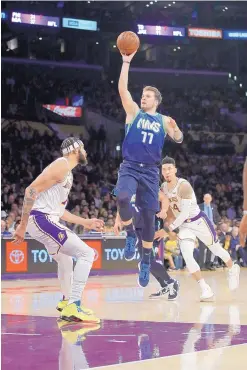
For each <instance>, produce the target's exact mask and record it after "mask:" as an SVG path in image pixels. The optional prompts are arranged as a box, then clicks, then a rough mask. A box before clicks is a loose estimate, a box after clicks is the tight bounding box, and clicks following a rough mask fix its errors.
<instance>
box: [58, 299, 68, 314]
mask: <svg viewBox="0 0 247 370" xmlns="http://www.w3.org/2000/svg"><path fill="white" fill-rule="evenodd" d="M68 302H69V300H68V299H62V300H61V301H59V302H58V304H57V307H56V309H57V310H58V311H59V312H62V311H63V309H64V307H66V306H67V304H68Z"/></svg>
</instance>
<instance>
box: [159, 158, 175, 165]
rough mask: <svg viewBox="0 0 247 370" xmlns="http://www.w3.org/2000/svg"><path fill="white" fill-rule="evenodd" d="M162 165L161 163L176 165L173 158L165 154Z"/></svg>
mask: <svg viewBox="0 0 247 370" xmlns="http://www.w3.org/2000/svg"><path fill="white" fill-rule="evenodd" d="M161 164H162V166H163V164H173V166H175V167H176V162H175V159H173V158H171V157H168V156H166V157H165V158H164V159H163V160H162V163H161Z"/></svg>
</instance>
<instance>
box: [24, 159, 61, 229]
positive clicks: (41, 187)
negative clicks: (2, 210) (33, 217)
mask: <svg viewBox="0 0 247 370" xmlns="http://www.w3.org/2000/svg"><path fill="white" fill-rule="evenodd" d="M67 173H68V164H67V162H65V161H56V162H53V163H52V164H51V165H50V166H49V167H47V168H46V169H45V170H44V171H43V172H42V173H41V174H40V175H39V176H38V177H37V178H36V179H35V180H34V181H33V182H32V183H31V184H30V185H29V186H28V187H27V188H26V190H25V197H24V201H23V207H22V216H21V222H20V223H21V225H22V226H23V227H26V226H27V223H28V218H29V215H30V212H31V210H32V208H33V205H34V202H35V200H36V198H37V196H38V195H39V193H41V192H42V191H45V190H47V189H49V188H50V187H52V186H53V185H55V184H57V183H58V182H60V181H62V180H63V179H64V178H65V176H66V175H67Z"/></svg>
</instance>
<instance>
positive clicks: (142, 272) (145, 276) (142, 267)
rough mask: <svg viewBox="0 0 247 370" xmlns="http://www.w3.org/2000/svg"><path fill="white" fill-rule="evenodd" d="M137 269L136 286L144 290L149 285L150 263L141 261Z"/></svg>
mask: <svg viewBox="0 0 247 370" xmlns="http://www.w3.org/2000/svg"><path fill="white" fill-rule="evenodd" d="M138 267H139V277H138V284H139V285H140V287H142V288H145V287H146V286H147V285H148V283H149V277H150V263H146V262H144V261H141V262H139V263H138Z"/></svg>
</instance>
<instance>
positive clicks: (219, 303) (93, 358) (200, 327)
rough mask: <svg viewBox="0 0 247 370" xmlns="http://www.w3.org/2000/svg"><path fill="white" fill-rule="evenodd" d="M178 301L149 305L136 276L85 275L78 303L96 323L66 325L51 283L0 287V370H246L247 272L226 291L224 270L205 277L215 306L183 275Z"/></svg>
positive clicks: (8, 283)
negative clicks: (92, 313) (89, 310)
mask: <svg viewBox="0 0 247 370" xmlns="http://www.w3.org/2000/svg"><path fill="white" fill-rule="evenodd" d="M172 275H173V276H174V277H176V278H177V279H178V280H179V281H180V284H181V289H180V295H179V298H178V299H177V301H175V302H169V301H167V299H166V297H163V298H161V299H158V300H150V299H149V298H148V296H149V294H150V293H152V292H154V291H156V289H157V283H156V282H155V281H154V280H152V281H151V283H150V284H149V286H148V287H147V288H146V289H142V288H139V287H138V286H137V275H124V276H106V277H102V276H101V277H90V278H89V282H88V285H87V288H86V290H85V292H84V305H85V306H87V307H90V308H92V309H93V310H94V311H95V313H96V314H97V315H98V316H99V317H100V318H101V320H102V322H101V324H100V325H94V326H93V325H86V324H72V325H71V324H65V323H64V322H59V321H57V317H58V313H57V311H56V309H55V307H56V304H57V302H58V300H59V299H60V298H61V295H60V293H59V286H58V281H57V279H41V280H15V281H3V282H2V369H3V370H5V369H8V370H17V369H18V370H22V369H23V370H24V369H25V370H31V369H33V368H35V369H37V370H41V369H42V370H43V369H44V368H46V370H54V369H59V370H82V369H89V368H91V369H92V368H102V369H108V368H109V369H111V370H115V369H116V370H121V369H122V370H125V369H128V370H139V369H144V370H145V369H148V370H150V369H151V370H152V369H155V370H156V369H158V370H159V369H165V368H166V369H174V370H176V369H178V370H180V369H181V370H216V369H217V370H228V369H229V370H232V369H234V370H244V369H246V368H247V365H246V364H247V309H246V308H247V288H246V286H247V269H242V270H241V276H240V286H239V289H238V290H237V291H236V292H235V293H231V292H230V291H229V290H228V286H227V279H226V277H227V274H226V271H222V270H221V271H219V270H217V271H215V272H205V273H204V277H205V279H206V280H207V282H208V283H209V284H210V285H211V287H212V288H213V290H214V291H215V300H214V301H212V302H205V303H201V302H199V288H198V286H197V284H196V283H195V282H194V281H193V280H192V278H191V277H190V276H189V275H188V274H187V273H186V272H177V273H172Z"/></svg>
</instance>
